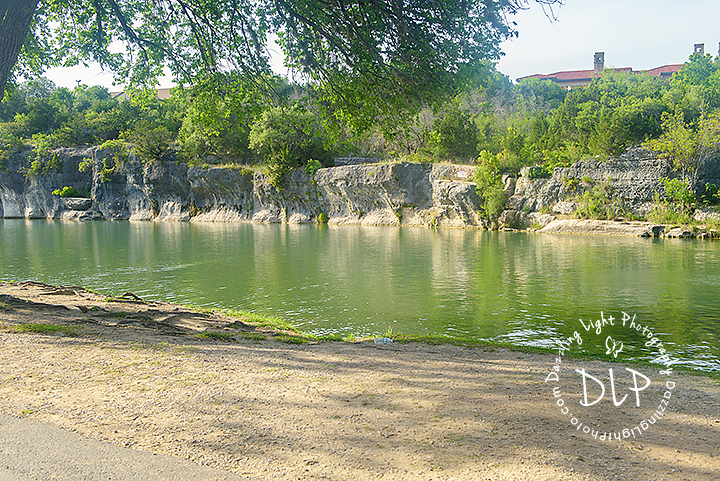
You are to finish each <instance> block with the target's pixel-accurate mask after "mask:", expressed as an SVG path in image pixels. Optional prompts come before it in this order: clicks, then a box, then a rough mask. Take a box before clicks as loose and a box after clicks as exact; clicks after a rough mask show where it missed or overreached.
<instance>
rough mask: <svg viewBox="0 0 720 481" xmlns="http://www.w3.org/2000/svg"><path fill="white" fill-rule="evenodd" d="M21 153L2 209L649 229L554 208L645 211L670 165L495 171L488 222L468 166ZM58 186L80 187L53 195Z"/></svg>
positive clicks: (631, 155) (587, 164)
mask: <svg viewBox="0 0 720 481" xmlns="http://www.w3.org/2000/svg"><path fill="white" fill-rule="evenodd" d="M28 155H30V153H29V152H27V151H26V152H23V153H21V154H18V155H16V156H15V157H13V158H12V159H10V161H9V162H7V163H6V165H5V168H4V169H3V171H0V216H1V217H4V218H10V217H20V218H53V219H77V220H92V219H130V220H169V221H192V222H267V223H291V224H302V223H314V222H318V219H319V218H323V217H327V220H328V222H329V223H332V224H364V225H425V226H428V225H429V226H453V227H484V228H491V227H493V228H509V229H523V228H528V227H531V228H533V229H538V230H540V229H542V232H574V233H603V234H614V235H642V236H644V235H650V236H656V235H658V231H657V229H656V228H654V227H653V226H651V225H646V224H643V225H641V224H637V223H624V224H623V223H618V222H615V223H612V222H602V221H600V222H597V221H596V222H591V221H577V220H576V221H562V222H560V221H557V220H556V219H557V216H558V215H559V216H570V215H572V214H573V213H574V212H575V210H577V209H578V207H579V206H580V203H579V202H578V201H577V196H578V195H579V194H581V193H583V192H587V191H589V190H591V189H593V188H594V187H595V186H599V185H607V186H609V188H610V191H611V192H612V196H613V199H614V200H616V201H617V202H619V203H621V204H622V206H623V207H624V208H625V209H626V210H627V211H628V212H630V213H633V214H636V215H645V214H647V213H648V212H649V209H650V208H651V206H652V203H651V201H652V198H653V196H654V195H655V194H656V193H658V192H660V193H661V192H662V182H661V179H662V178H663V177H669V176H671V175H672V172H671V170H670V166H669V164H668V163H667V162H666V161H664V160H660V159H657V158H655V157H654V156H653V155H652V154H651V153H649V152H648V151H645V150H642V149H634V150H630V151H628V152H627V153H626V154H624V155H622V156H620V157H619V158H617V159H609V160H606V161H600V160H598V159H590V160H585V161H582V162H577V163H576V164H574V165H573V166H571V167H567V168H558V169H555V172H554V173H553V175H552V177H551V178H547V179H542V178H541V179H530V178H529V173H530V170H531V169H532V168H530V169H527V168H526V169H523V171H521V175H520V177H518V178H516V177H515V176H509V175H506V176H503V179H502V181H503V185H504V190H505V194H506V198H507V203H506V206H505V210H504V211H503V212H502V213H501V214H500V216H499V218H498V219H497V221H496V222H495V223H494V224H492V225H490V224H489V223H488V222H487V221H486V220H485V219H483V218H481V217H480V215H479V211H480V209H481V204H482V202H481V199H480V197H479V196H478V194H477V192H476V190H475V184H474V183H473V182H472V179H473V175H474V169H475V168H474V167H472V166H460V165H451V164H423V163H367V162H365V163H362V164H356V165H344V166H337V167H332V168H324V169H320V170H318V171H317V172H316V173H315V174H314V175H313V176H312V177H311V176H309V175H308V174H306V173H305V172H302V171H297V172H294V173H292V174H291V175H289V176H288V177H287V178H286V179H285V180H286V182H285V184H284V186H283V188H281V189H277V188H275V187H274V186H273V185H271V184H270V183H269V182H268V180H267V178H266V177H265V175H264V174H262V173H261V172H254V171H252V170H249V169H240V168H237V169H236V168H225V167H209V168H208V167H206V168H202V167H188V166H187V164H184V163H181V162H175V161H164V162H162V163H160V162H157V163H153V164H149V165H145V164H143V163H141V162H139V161H137V160H136V159H134V158H133V157H132V156H131V157H130V158H129V159H128V160H127V161H126V162H124V163H123V164H122V165H121V166H119V167H117V168H115V169H112V168H111V167H112V166H113V165H114V164H115V161H114V160H113V159H112V158H111V155H110V153H109V152H107V151H104V150H101V149H99V148H97V147H93V148H87V149H60V150H58V151H57V152H56V155H57V159H58V160H59V162H54V163H53V169H44V170H41V171H40V172H37V170H36V173H35V174H32V173H31V172H28V170H29V169H28V166H29V165H30V162H29V159H28ZM362 160H365V161H367V160H371V159H362ZM372 160H374V159H372ZM81 164H82V166H83V169H82V170H83V172H81V171H80V169H79V167H80V166H81ZM713 165H716V164H713ZM714 168H715V167H712V166H710V167H709V170H707V169H706V170H707V171H706V174H707V175H705V178H710V177H707V176H708V175H716V174H717V175H718V176H720V173H718V172H715V171H714V170H712V169H714ZM701 181H702V180H701ZM66 186H70V187H74V188H75V189H76V190H77V191H79V192H86V193H88V194H89V196H88V198H72V199H69V198H60V197H58V196H56V195H52V192H53V191H54V190H56V189H62V188H63V187H66ZM696 219H697V220H699V221H700V220H702V219H707V220H708V222H710V221H711V222H713V223H714V224H717V223H718V222H720V214H718V213H716V212H714V211H707V212H705V211H698V212H697V213H696ZM668 231H669V229H668ZM680 234H682V236H686V235H684V234H683V233H680ZM673 235H676V233H675V232H673Z"/></svg>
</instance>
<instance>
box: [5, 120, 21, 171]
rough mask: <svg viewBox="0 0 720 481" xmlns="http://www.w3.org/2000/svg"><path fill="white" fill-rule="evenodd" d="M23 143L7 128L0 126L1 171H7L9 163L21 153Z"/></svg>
mask: <svg viewBox="0 0 720 481" xmlns="http://www.w3.org/2000/svg"><path fill="white" fill-rule="evenodd" d="M21 149H22V142H21V141H20V139H18V138H17V137H16V136H15V135H14V134H13V133H12V132H11V131H10V129H8V128H7V127H5V126H4V125H0V170H5V169H6V165H7V161H8V160H10V157H12V155H13V154H16V153H17V152H20V150H21Z"/></svg>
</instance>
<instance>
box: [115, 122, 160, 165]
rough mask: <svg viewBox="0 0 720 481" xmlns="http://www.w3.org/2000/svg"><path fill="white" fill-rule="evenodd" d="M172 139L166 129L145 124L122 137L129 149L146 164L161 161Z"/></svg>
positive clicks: (139, 125)
mask: <svg viewBox="0 0 720 481" xmlns="http://www.w3.org/2000/svg"><path fill="white" fill-rule="evenodd" d="M171 137H172V136H171V134H170V131H169V130H168V129H166V128H165V127H162V126H161V127H151V126H150V125H149V124H147V123H145V122H142V123H139V124H138V125H136V126H135V128H134V129H133V130H130V131H127V132H124V133H123V134H121V135H120V138H121V139H122V140H125V141H127V143H128V148H129V149H130V150H132V151H133V152H134V153H135V155H136V156H137V157H138V158H139V159H140V160H142V161H143V162H144V163H146V164H149V163H152V162H155V161H156V160H160V158H161V157H162V156H163V154H164V153H165V152H166V151H167V150H168V147H169V146H170V140H171Z"/></svg>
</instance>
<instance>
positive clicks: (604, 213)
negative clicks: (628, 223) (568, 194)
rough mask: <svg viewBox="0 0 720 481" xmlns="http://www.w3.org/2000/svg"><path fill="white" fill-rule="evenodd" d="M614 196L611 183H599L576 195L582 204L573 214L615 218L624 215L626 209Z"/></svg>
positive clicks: (584, 216) (585, 216)
mask: <svg viewBox="0 0 720 481" xmlns="http://www.w3.org/2000/svg"><path fill="white" fill-rule="evenodd" d="M612 197H613V196H612V187H610V184H608V183H606V182H605V183H602V184H598V185H596V186H594V187H593V188H592V189H591V190H589V191H587V192H585V193H584V194H582V195H579V196H577V197H576V199H575V200H576V202H578V203H579V204H580V206H579V207H578V208H577V210H576V211H575V212H574V213H573V215H574V216H575V217H579V218H583V219H614V218H616V217H618V216H620V215H622V214H623V212H624V210H625V209H624V208H623V206H622V204H621V203H620V201H618V200H616V199H613V198H612Z"/></svg>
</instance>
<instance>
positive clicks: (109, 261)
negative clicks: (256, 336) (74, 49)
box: [0, 219, 720, 370]
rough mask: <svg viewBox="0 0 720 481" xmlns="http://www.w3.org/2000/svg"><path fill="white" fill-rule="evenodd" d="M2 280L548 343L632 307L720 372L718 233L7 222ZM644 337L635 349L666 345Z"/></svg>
mask: <svg viewBox="0 0 720 481" xmlns="http://www.w3.org/2000/svg"><path fill="white" fill-rule="evenodd" d="M0 279H2V280H37V281H41V282H46V283H50V284H65V285H84V286H86V287H89V288H92V289H95V290H98V291H101V292H104V293H108V294H121V293H123V292H126V291H132V292H134V293H135V294H137V295H139V296H142V297H144V298H148V299H154V300H164V301H169V302H178V303H188V304H195V305H201V306H212V307H222V308H235V309H245V310H250V311H255V312H258V313H263V314H268V313H269V314H276V315H279V316H280V317H283V318H285V319H287V320H289V321H290V322H291V323H293V324H294V325H296V326H297V327H299V328H300V329H302V330H307V331H311V332H313V333H317V334H325V333H340V334H342V335H344V336H349V335H358V336H367V335H374V334H380V333H383V332H385V331H386V330H387V329H390V328H391V329H392V330H393V331H394V332H402V333H412V334H440V335H442V334H448V335H463V336H473V337H478V338H484V339H495V340H503V341H510V342H514V343H517V344H533V345H544V346H549V345H552V343H553V339H555V338H560V337H565V336H569V335H571V334H572V332H573V331H574V330H576V329H578V328H580V325H579V321H578V320H579V319H581V318H582V319H584V320H588V319H597V318H599V317H600V312H601V311H602V312H604V314H605V316H606V317H607V316H608V315H613V316H615V317H616V318H619V317H620V316H621V312H623V311H624V312H627V313H630V314H632V315H636V316H637V320H638V321H639V322H642V324H643V325H648V326H651V327H652V329H653V330H654V332H656V333H657V334H658V337H659V338H660V339H661V340H662V341H663V342H664V343H665V345H666V346H668V347H670V348H671V351H672V354H673V356H674V357H675V358H677V359H678V360H679V361H680V362H682V363H686V364H690V365H692V366H693V367H696V368H698V369H706V370H720V361H719V360H718V359H719V358H720V355H719V352H720V347H719V346H718V344H719V342H718V341H719V338H720V242H706V241H687V240H669V239H668V240H659V239H656V240H652V239H636V238H619V237H603V236H568V235H566V236H555V235H538V234H526V233H498V232H484V231H477V230H455V229H437V230H430V229H424V228H408V227H403V228H397V227H362V226H306V225H258V224H189V223H153V222H84V223H83V222H62V221H40V220H33V221H28V220H7V219H6V220H2V221H0ZM630 341H631V343H632V344H633V345H634V346H635V349H634V351H632V352H631V353H630V354H631V355H632V356H634V357H638V358H643V357H644V358H650V357H652V352H651V351H650V350H649V349H645V348H643V346H642V344H643V342H642V341H643V340H642V339H640V338H639V337H638V336H630ZM628 351H630V349H628Z"/></svg>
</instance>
